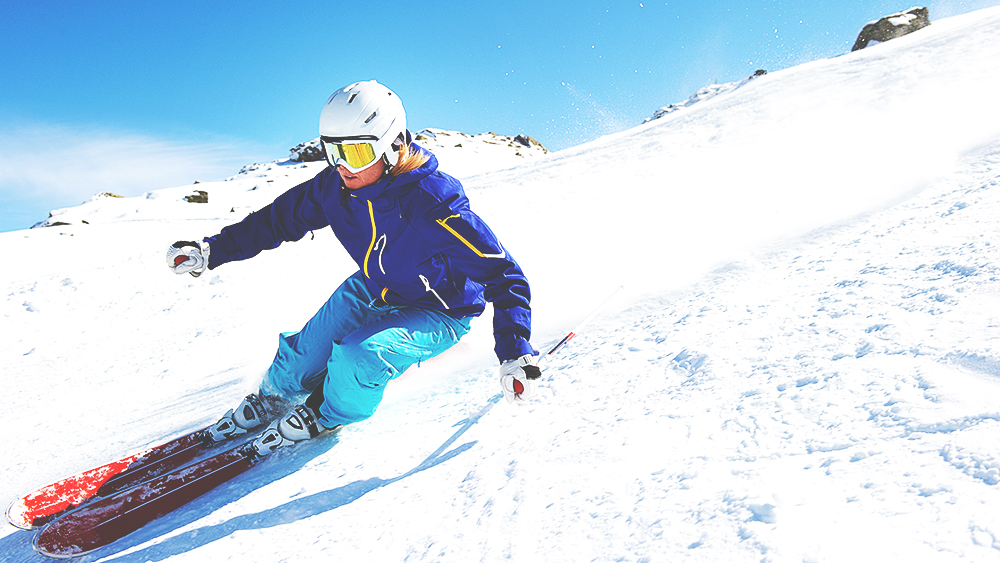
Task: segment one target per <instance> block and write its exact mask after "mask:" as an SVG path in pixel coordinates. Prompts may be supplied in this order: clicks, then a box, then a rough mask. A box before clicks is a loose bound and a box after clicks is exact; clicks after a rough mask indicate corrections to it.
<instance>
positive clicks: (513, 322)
mask: <svg viewBox="0 0 1000 563" xmlns="http://www.w3.org/2000/svg"><path fill="white" fill-rule="evenodd" d="M425 219H426V221H425V222H424V225H425V230H426V231H427V232H425V234H424V235H425V237H427V239H428V241H429V242H431V244H433V245H434V246H435V247H436V248H439V249H441V251H442V252H443V253H444V254H445V255H446V256H447V257H448V259H449V261H450V262H451V263H452V265H453V266H454V267H456V268H458V269H459V270H461V271H462V272H463V273H464V274H465V275H466V276H468V277H469V279H471V280H472V281H474V282H476V283H479V284H480V285H482V286H483V287H484V288H485V290H484V297H485V298H486V300H487V301H489V302H490V303H492V304H493V335H494V337H495V339H496V347H495V348H494V350H495V351H496V354H497V358H498V359H499V360H500V361H501V362H504V361H506V360H512V359H516V358H519V357H521V356H523V355H525V354H531V355H537V352H536V351H535V350H534V348H532V346H531V344H530V343H529V341H530V339H531V305H530V302H531V289H530V287H529V285H528V279H527V278H526V277H525V275H524V272H523V271H522V270H521V266H519V265H518V263H517V262H516V261H515V260H514V258H513V257H512V256H510V254H508V253H507V250H506V249H505V248H504V247H503V245H501V244H500V241H499V240H498V239H497V237H496V235H494V234H493V231H491V230H490V228H489V227H488V226H487V225H486V223H485V222H483V220H482V219H480V218H479V216H478V215H476V214H475V213H473V212H472V210H471V209H470V208H469V206H468V200H467V199H465V198H464V197H455V198H452V199H451V200H450V201H446V202H442V203H441V204H440V205H437V206H435V207H434V208H433V209H431V210H430V211H429V212H428V216H427V217H426V218H425Z"/></svg>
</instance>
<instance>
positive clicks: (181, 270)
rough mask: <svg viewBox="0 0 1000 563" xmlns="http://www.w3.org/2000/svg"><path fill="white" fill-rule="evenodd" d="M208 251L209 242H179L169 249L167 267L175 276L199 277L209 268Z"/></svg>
mask: <svg viewBox="0 0 1000 563" xmlns="http://www.w3.org/2000/svg"><path fill="white" fill-rule="evenodd" d="M208 251H209V245H208V243H207V242H202V243H197V242H192V241H189V240H179V241H177V242H175V243H173V244H171V245H170V248H168V249H167V267H168V268H170V269H171V270H173V272H174V273H175V274H191V275H192V276H194V277H198V276H200V275H201V274H202V272H204V271H205V270H206V269H207V268H208Z"/></svg>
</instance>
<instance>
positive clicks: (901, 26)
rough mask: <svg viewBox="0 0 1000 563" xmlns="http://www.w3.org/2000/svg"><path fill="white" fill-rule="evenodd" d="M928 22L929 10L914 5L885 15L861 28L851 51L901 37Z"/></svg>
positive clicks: (926, 24) (929, 21)
mask: <svg viewBox="0 0 1000 563" xmlns="http://www.w3.org/2000/svg"><path fill="white" fill-rule="evenodd" d="M930 24H931V20H930V11H929V10H928V9H927V8H920V7H915V8H910V9H909V10H906V11H905V12H899V13H897V14H891V15H888V16H885V17H884V18H882V19H880V20H878V21H873V22H871V23H869V24H867V25H865V27H863V28H862V29H861V33H860V34H858V40H857V41H855V42H854V46H853V47H851V51H857V50H859V49H864V48H865V47H868V46H871V45H873V44H878V43H884V42H886V41H890V40H892V39H896V38H897V37H902V36H904V35H906V34H908V33H913V32H914V31H916V30H918V29H921V28H924V27H927V26H929V25H930Z"/></svg>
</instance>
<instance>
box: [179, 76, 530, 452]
mask: <svg viewBox="0 0 1000 563" xmlns="http://www.w3.org/2000/svg"><path fill="white" fill-rule="evenodd" d="M319 130H320V140H321V145H322V147H323V150H324V152H325V154H326V159H327V162H328V163H329V166H328V167H327V168H324V169H323V171H322V172H320V173H319V174H318V175H317V176H316V177H314V178H313V179H311V180H309V181H306V182H304V183H302V184H299V185H298V186H295V187H294V188H292V189H290V190H288V191H287V192H285V193H284V194H282V195H280V196H278V197H277V198H276V199H275V200H274V202H272V203H271V204H270V205H268V206H266V207H264V208H263V209H261V210H260V211H257V212H255V213H251V214H250V215H249V216H248V217H246V218H245V219H243V220H242V221H241V222H239V223H236V224H234V225H230V226H228V227H225V228H224V229H222V232H221V233H219V234H216V235H213V236H210V237H206V238H204V239H202V240H201V241H199V242H191V241H178V242H175V243H174V244H173V245H171V246H170V247H169V249H168V251H167V265H168V266H169V267H170V269H171V270H173V271H174V272H175V273H177V274H185V273H190V274H191V275H193V276H195V277H197V276H199V275H201V274H202V273H203V272H204V271H205V270H206V269H209V270H211V269H215V268H218V267H219V266H221V265H223V264H225V263H227V262H230V261H233V260H246V259H248V258H252V257H254V256H256V255H257V254H259V253H260V252H261V251H263V250H267V249H272V248H275V247H277V246H278V245H280V244H281V243H282V242H285V241H297V240H299V239H301V238H302V237H303V236H304V235H305V234H306V233H307V232H309V231H312V230H316V229H320V228H323V227H326V226H330V227H331V228H332V229H333V232H334V233H335V234H336V235H337V238H338V239H339V240H340V242H341V244H343V246H344V248H345V249H346V250H347V251H348V253H350V255H351V257H352V258H353V259H354V260H355V261H356V262H357V264H358V267H359V270H358V272H356V273H355V274H354V275H352V276H350V277H349V278H348V279H347V280H346V281H344V282H343V284H341V285H340V287H339V288H337V290H336V291H334V293H333V295H332V296H331V297H330V299H329V300H328V301H327V302H326V304H325V305H323V306H322V307H321V308H320V309H319V311H318V312H317V313H316V314H315V316H313V318H312V319H311V320H310V321H309V322H307V323H306V325H305V326H304V327H303V328H302V330H300V331H299V332H297V333H283V334H281V336H280V338H279V343H278V352H277V354H276V355H275V358H274V361H273V362H272V363H271V366H270V367H269V368H268V370H267V371H266V372H265V374H264V378H263V381H262V383H261V385H260V390H259V391H257V392H256V393H251V394H250V395H248V396H247V397H246V399H244V400H243V402H242V403H241V404H240V405H239V407H237V408H236V409H234V410H231V411H229V412H227V413H226V415H225V416H223V417H222V419H221V420H219V422H218V423H217V424H216V425H215V426H214V427H213V428H211V429H210V430H209V433H210V436H211V438H212V439H214V440H222V439H225V438H228V437H231V436H234V435H239V434H245V433H247V432H248V431H250V430H252V429H254V428H256V427H258V426H261V425H262V424H263V422H264V420H265V418H266V415H267V413H268V412H270V413H271V414H274V412H275V411H277V410H279V409H282V408H287V405H291V404H295V403H299V402H300V401H302V400H303V398H304V399H305V400H304V402H303V403H302V404H298V405H296V406H295V407H293V408H291V410H290V411H288V412H287V413H286V414H284V415H283V416H281V417H279V418H277V419H276V420H275V421H274V422H273V423H272V424H271V425H270V426H268V428H267V429H266V430H264V432H263V433H262V434H261V435H260V436H259V437H258V438H257V439H256V440H255V442H254V447H255V448H256V449H257V451H258V452H259V453H260V454H266V453H269V452H271V451H273V450H275V449H277V448H279V447H283V446H287V445H291V444H293V443H295V442H298V441H301V440H306V439H309V438H312V437H315V436H316V435H318V434H319V433H320V432H322V431H323V430H324V429H333V428H336V427H338V426H340V425H343V424H349V423H352V422H357V421H360V420H364V419H367V418H368V417H370V416H372V414H373V413H374V412H375V409H376V407H377V406H378V404H379V402H380V401H381V400H382V394H383V392H384V391H385V385H386V384H387V383H388V382H389V381H391V380H393V379H395V378H397V377H399V376H400V375H402V374H403V372H405V371H406V369H407V368H409V367H410V366H411V365H413V364H416V363H419V362H421V361H423V360H427V359H428V358H432V357H434V356H436V355H438V354H440V353H442V352H444V351H445V350H447V349H448V348H450V347H451V346H453V345H454V344H455V343H457V342H458V340H459V339H460V338H462V337H463V336H464V335H465V334H467V333H468V332H469V328H470V320H471V319H472V318H473V317H476V316H478V315H480V314H481V313H482V312H483V310H484V306H485V303H486V302H487V301H489V302H491V303H493V307H494V313H493V332H494V336H495V339H496V347H495V351H496V354H497V358H498V359H499V360H500V383H501V387H502V388H503V393H504V396H505V398H506V399H507V401H508V402H514V401H523V400H526V399H528V398H529V397H530V396H531V395H532V393H533V392H534V389H535V385H536V380H537V379H538V378H539V376H540V371H539V369H538V367H537V365H536V357H535V356H536V355H537V352H536V351H535V350H534V348H532V346H531V345H530V344H529V338H530V335H531V310H530V306H529V300H530V290H529V286H528V281H527V279H526V278H525V276H524V273H523V272H522V271H521V268H520V266H518V264H517V262H515V261H514V259H513V258H512V257H511V256H510V254H509V253H508V252H507V250H506V249H505V248H504V247H503V246H502V245H501V244H500V242H499V241H498V240H497V238H496V236H495V235H494V234H493V233H492V232H491V231H490V229H489V227H487V226H486V224H485V223H484V222H483V221H482V220H481V219H480V218H479V217H478V216H476V214H475V213H473V212H472V210H471V209H470V207H469V201H468V199H467V198H466V196H465V192H464V190H463V189H462V185H461V183H459V181H458V180H456V179H455V178H452V177H451V176H448V175H447V174H445V173H443V172H441V171H440V170H438V162H437V159H436V158H435V157H434V155H433V154H431V153H430V152H428V151H427V150H425V149H423V148H421V147H419V146H417V145H416V144H414V143H413V142H412V140H411V136H410V133H409V131H407V130H406V114H405V112H404V110H403V104H402V102H401V101H400V100H399V97H398V96H396V95H395V94H394V93H393V92H392V91H391V90H389V89H388V88H386V87H385V86H383V85H381V84H379V83H378V82H376V81H374V80H372V81H368V82H358V83H354V84H351V85H349V86H345V87H344V88H341V89H340V90H337V91H336V92H334V93H333V95H331V96H330V98H329V99H328V100H327V102H326V104H325V105H324V106H323V110H322V112H321V114H320V122H319Z"/></svg>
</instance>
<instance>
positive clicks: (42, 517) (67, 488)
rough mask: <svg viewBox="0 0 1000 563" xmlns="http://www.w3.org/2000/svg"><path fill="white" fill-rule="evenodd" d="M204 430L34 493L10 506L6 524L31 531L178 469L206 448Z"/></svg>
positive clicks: (58, 482)
mask: <svg viewBox="0 0 1000 563" xmlns="http://www.w3.org/2000/svg"><path fill="white" fill-rule="evenodd" d="M206 430H207V428H203V429H201V430H196V431H194V432H191V433H189V434H185V435H184V436H180V437H178V438H174V439H173V440H169V441H167V442H164V443H162V444H159V445H157V446H153V447H151V448H146V449H144V450H142V451H139V452H136V453H134V454H132V455H129V456H126V457H123V458H121V459H119V460H116V461H112V462H110V463H107V464H104V465H101V466H100V467H95V468H93V469H88V470H87V471H83V472H80V473H77V474H76V475H71V476H69V477H66V478H64V479H60V480H58V481H56V482H54V483H51V484H49V485H45V486H44V487H40V488H38V489H35V490H34V491H32V492H30V493H28V494H26V495H24V496H22V497H19V498H17V499H14V501H13V502H11V504H10V506H9V507H8V508H7V521H8V522H9V523H10V524H11V525H12V526H14V527H16V528H20V529H22V530H34V529H37V528H40V527H42V526H44V525H46V524H48V523H49V522H51V521H53V520H55V519H56V518H58V517H59V516H61V515H63V514H65V513H67V512H69V511H71V510H73V509H75V508H77V507H79V506H81V505H83V504H85V503H87V502H88V501H90V500H92V499H94V498H97V497H105V496H108V495H111V494H114V493H116V492H118V491H121V490H123V489H126V488H129V487H131V486H133V485H135V484H137V483H140V482H142V481H144V480H148V479H151V478H153V477H155V476H156V475H159V474H161V473H163V472H164V471H169V470H171V469H174V468H177V467H180V466H182V465H183V464H185V463H187V462H189V461H191V460H193V459H194V458H196V457H198V456H199V455H200V454H202V453H203V452H205V450H206V448H207V446H208V445H210V444H209V443H207V442H206V441H205V440H204V439H203V438H202V436H203V435H204V433H205V431H206Z"/></svg>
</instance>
